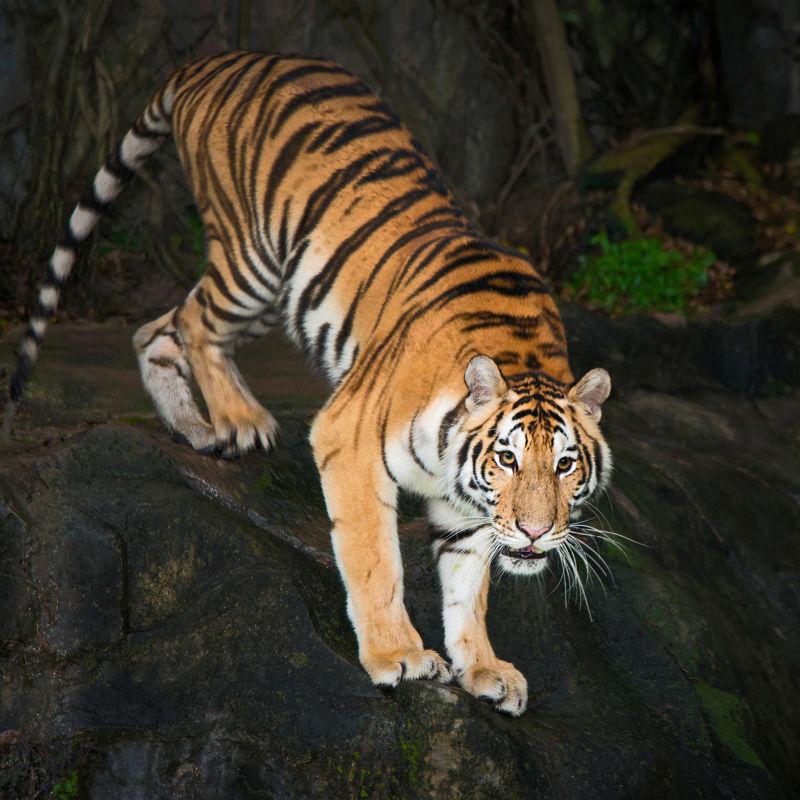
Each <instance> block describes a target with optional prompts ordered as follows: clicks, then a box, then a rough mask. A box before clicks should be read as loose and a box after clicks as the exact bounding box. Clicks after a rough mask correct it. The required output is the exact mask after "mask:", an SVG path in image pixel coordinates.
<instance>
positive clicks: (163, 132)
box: [2, 74, 178, 439]
mask: <svg viewBox="0 0 800 800" xmlns="http://www.w3.org/2000/svg"><path fill="white" fill-rule="evenodd" d="M177 79H178V74H176V75H174V76H173V77H172V78H171V79H170V80H169V81H167V83H166V84H165V85H164V86H163V87H162V88H161V89H160V90H159V92H158V93H157V94H156V95H155V96H154V97H153V99H152V100H151V101H150V103H149V104H148V106H147V108H145V110H144V112H143V113H142V114H141V115H140V116H139V118H138V119H137V120H136V122H134V123H133V126H132V127H131V128H130V130H129V131H128V132H127V133H126V134H125V136H124V137H123V138H122V141H121V142H120V143H119V145H118V146H117V148H116V150H115V151H114V152H113V153H112V154H111V155H110V156H109V157H108V159H106V162H105V164H104V165H103V166H102V167H101V168H100V171H99V172H98V173H97V174H96V175H95V176H94V180H93V181H92V184H91V186H90V187H89V188H88V189H87V191H86V192H85V193H84V195H83V197H81V199H80V201H79V202H78V205H77V206H76V207H75V210H74V211H73V212H72V215H71V216H70V218H69V221H68V222H67V225H66V229H65V231H64V234H63V236H62V237H61V239H60V240H59V242H58V244H57V245H56V248H55V250H54V251H53V254H52V255H51V256H50V261H49V263H48V266H47V277H46V278H45V280H44V283H43V284H42V286H41V288H40V289H39V300H38V303H37V306H36V308H35V310H34V311H33V313H32V314H31V316H30V320H29V322H28V329H27V331H26V332H25V335H24V336H23V337H22V341H21V342H20V345H19V349H18V351H17V365H16V369H15V370H14V375H13V376H12V378H11V383H10V384H9V399H8V402H7V404H6V408H5V413H4V416H3V427H2V438H4V439H7V438H8V437H9V436H10V435H11V429H12V425H13V422H14V417H15V415H16V412H17V408H18V407H19V404H20V400H21V399H22V394H23V392H24V391H25V385H26V384H27V382H28V379H29V377H30V374H31V372H32V371H33V368H34V366H35V365H36V362H37V360H38V358H39V353H40V351H41V348H42V340H43V338H44V332H45V329H46V328H47V323H48V321H49V320H50V318H51V317H52V316H53V314H54V313H55V311H56V308H58V300H59V297H60V296H61V289H62V287H63V286H64V283H65V282H66V280H67V278H68V277H69V274H70V272H71V271H72V268H73V266H74V265H75V262H76V261H77V259H78V253H79V250H80V247H81V245H82V244H83V243H84V242H85V241H86V240H87V239H88V238H89V235H90V234H91V232H92V230H93V229H94V227H95V225H96V224H97V222H98V220H99V219H100V216H101V215H102V213H103V212H104V211H105V210H106V208H108V206H109V205H110V204H111V203H112V202H113V201H114V200H115V199H116V198H117V195H119V193H120V192H121V191H122V189H123V187H124V186H125V184H126V183H128V181H130V179H131V178H132V177H133V175H134V173H135V171H136V170H137V169H139V167H141V166H142V165H143V164H144V162H145V161H146V160H147V158H148V157H149V156H150V155H152V153H154V152H155V151H156V150H157V149H158V148H159V147H160V146H161V145H162V144H163V143H164V140H165V139H166V138H167V136H168V135H169V134H170V133H171V132H172V107H173V103H174V99H175V86H176V83H177Z"/></svg>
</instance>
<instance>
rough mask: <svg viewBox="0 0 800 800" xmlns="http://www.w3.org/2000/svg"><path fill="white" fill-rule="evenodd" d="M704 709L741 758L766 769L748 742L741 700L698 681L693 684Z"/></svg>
mask: <svg viewBox="0 0 800 800" xmlns="http://www.w3.org/2000/svg"><path fill="white" fill-rule="evenodd" d="M694 688H695V691H696V692H697V695H698V697H699V698H700V703H701V705H702V706H703V712H704V714H705V716H706V718H707V720H708V723H709V725H711V727H712V728H713V729H714V732H715V733H716V734H717V736H718V737H719V740H720V741H721V742H722V743H723V744H724V745H725V746H726V747H727V748H728V749H729V750H730V751H731V752H732V753H733V754H734V755H735V756H736V757H737V758H738V759H739V760H740V761H744V762H745V763H746V764H751V765H752V766H754V767H760V768H761V769H766V767H765V766H764V762H763V761H762V760H761V758H760V757H759V755H758V753H756V751H755V750H753V748H752V747H751V746H750V743H749V742H748V741H747V732H746V731H745V727H744V713H743V709H742V701H741V700H740V699H739V698H738V697H737V696H736V695H735V694H731V693H730V692H725V691H723V690H722V689H717V687H716V686H712V685H711V684H710V683H706V682H705V681H702V680H698V681H696V682H695V684H694Z"/></svg>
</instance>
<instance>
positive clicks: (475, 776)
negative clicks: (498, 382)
mask: <svg viewBox="0 0 800 800" xmlns="http://www.w3.org/2000/svg"><path fill="white" fill-rule="evenodd" d="M588 319H589V321H587V320H584V321H583V325H582V326H581V325H579V324H578V322H579V321H580V316H579V314H578V313H577V312H575V311H574V310H572V311H570V312H568V315H567V326H568V329H569V330H571V331H574V332H575V334H576V337H575V338H574V339H573V342H572V348H573V352H574V353H575V360H576V365H580V364H583V362H587V361H592V362H593V361H594V358H595V356H596V353H595V352H594V351H592V350H591V348H587V347H586V346H585V345H586V342H587V341H592V342H595V343H599V342H601V341H602V342H603V347H605V348H607V349H608V351H609V353H610V354H612V355H613V353H614V352H618V353H619V354H620V355H619V358H620V359H622V360H623V361H624V359H625V358H630V359H633V360H634V361H636V360H637V359H638V360H639V361H644V360H646V353H647V351H646V350H644V349H643V347H644V346H643V344H642V343H643V342H645V341H646V340H647V339H648V338H649V339H650V340H651V344H650V347H651V350H650V351H649V352H650V355H651V356H652V361H653V362H654V363H652V364H642V371H641V375H640V376H639V379H637V377H636V365H635V363H634V364H631V365H630V366H629V369H628V372H627V373H623V374H621V375H620V381H619V384H617V383H616V379H615V387H617V385H619V387H621V388H620V389H619V390H617V389H616V388H615V393H614V396H613V398H612V400H611V401H610V402H609V404H608V409H607V411H606V412H605V413H604V426H605V429H606V431H607V436H608V438H609V441H610V442H611V445H612V447H613V449H614V452H615V456H616V463H617V470H616V476H615V479H614V484H613V488H612V489H611V492H610V496H609V503H607V504H603V506H602V507H601V511H602V512H603V514H605V515H606V517H608V518H609V522H610V526H611V527H612V528H613V529H614V530H616V531H618V532H620V533H621V534H624V535H625V536H629V537H631V538H633V539H636V540H638V541H639V542H641V545H634V544H632V543H630V542H628V543H627V544H626V545H625V550H626V553H627V555H623V554H621V553H620V552H619V551H618V550H617V549H616V548H615V547H613V546H604V547H603V548H602V549H601V551H600V553H601V554H602V556H603V557H604V558H605V559H606V560H607V561H608V563H609V564H610V565H611V567H612V570H613V575H614V579H613V581H612V580H610V579H606V581H605V582H604V585H603V586H602V587H601V586H600V585H599V584H598V583H597V582H595V583H594V584H593V585H592V586H590V587H589V589H588V603H589V609H590V610H589V609H587V608H585V607H583V606H582V605H581V604H580V603H579V602H577V601H576V599H575V598H572V599H571V600H570V602H568V603H567V604H565V603H564V602H563V598H562V596H561V588H560V587H558V590H557V592H556V593H555V594H554V593H553V589H554V588H556V579H555V578H554V577H553V576H551V577H548V578H547V579H546V580H545V581H544V582H543V583H541V584H529V583H525V582H517V581H512V580H507V579H505V580H502V581H499V582H497V583H496V584H495V585H493V586H492V591H491V598H490V614H489V626H490V629H491V631H492V638H493V642H494V644H495V647H496V649H497V651H498V653H499V655H500V656H501V657H504V658H507V659H509V660H511V661H513V662H514V663H515V664H516V665H517V666H518V667H519V668H520V669H521V670H522V671H523V672H524V673H525V674H526V675H527V677H528V681H529V685H530V691H531V697H532V702H531V707H530V709H529V711H528V712H527V713H526V714H525V715H524V716H523V717H522V718H521V719H519V720H512V719H509V718H505V717H502V716H500V715H498V714H496V713H495V712H494V711H492V710H491V709H490V708H489V707H488V706H486V705H484V704H483V703H481V702H480V701H478V700H476V699H474V698H472V697H470V696H468V695H466V694H465V693H464V692H463V691H461V690H460V689H458V688H456V687H453V686H447V687H445V686H441V685H438V684H434V683H428V682H413V683H408V684H403V685H401V686H400V687H399V689H397V690H396V691H394V692H387V693H384V692H381V691H379V690H378V689H376V688H374V687H373V686H372V685H371V684H370V682H369V680H368V679H367V677H366V675H365V673H364V672H363V671H362V669H361V668H360V666H359V665H358V663H357V658H356V653H355V642H354V638H353V634H352V632H351V629H350V626H349V623H348V621H347V618H346V615H345V612H344V595H343V592H342V588H341V583H340V580H339V577H338V575H337V573H336V571H335V568H334V566H333V562H332V557H331V554H330V549H329V544H328V539H327V533H326V532H327V522H326V520H325V515H324V511H323V507H322V500H321V495H320V492H319V488H318V480H317V477H316V474H315V471H314V468H313V464H312V462H311V458H310V453H309V449H308V445H307V425H308V413H307V412H306V411H303V410H301V411H296V410H292V404H291V403H289V402H287V403H286V405H285V406H284V408H283V411H282V412H280V414H279V416H280V421H281V425H282V429H283V438H282V441H281V445H280V447H279V448H278V449H277V450H275V451H274V452H273V453H271V454H269V455H265V454H253V455H250V456H248V457H247V458H244V459H242V460H240V461H233V462H227V461H218V460H215V459H212V458H208V457H202V456H199V455H197V454H195V453H193V452H191V451H190V450H188V449H187V448H186V447H184V446H182V445H178V444H176V443H174V442H172V441H171V440H170V438H169V437H168V436H167V435H166V433H165V432H164V431H163V430H162V429H161V426H160V425H159V424H158V423H157V422H156V421H155V420H152V419H149V418H143V417H140V418H136V419H132V418H129V419H128V420H127V421H124V422H123V421H118V422H117V423H114V422H106V423H104V424H95V425H94V426H92V427H89V428H85V429H83V430H78V432H76V433H74V434H71V435H63V436H62V437H52V435H51V434H48V436H49V437H50V441H49V444H47V443H42V439H41V437H39V438H37V436H39V435H38V434H37V430H38V429H37V428H36V424H37V420H36V419H32V418H31V416H30V411H29V412H27V413H28V421H27V426H28V427H27V429H26V430H27V431H28V433H27V434H26V435H30V436H31V437H32V442H30V443H28V444H25V443H24V442H21V441H18V442H17V443H16V445H15V446H14V447H12V448H10V449H8V450H7V451H6V452H5V453H4V455H3V458H2V459H0V565H2V566H0V602H2V604H3V606H2V607H3V609H4V614H3V615H2V617H0V636H2V639H3V650H2V651H0V653H1V654H2V655H0V658H2V667H1V669H2V674H3V676H4V677H3V681H4V683H3V690H2V692H0V796H2V795H4V796H8V797H24V796H28V795H29V794H35V793H36V792H38V793H39V796H48V795H49V794H50V792H51V790H52V789H53V787H54V786H56V785H58V784H59V782H62V785H63V786H67V785H69V782H70V781H72V782H73V783H74V784H75V785H76V786H77V788H78V790H79V791H80V792H81V793H82V794H81V795H80V796H85V797H90V798H93V800H105V799H106V798H115V800H116V798H122V800H133V799H136V800H139V799H140V798H141V800H145V798H146V799H147V800H161V798H164V799H165V800H166V798H217V797H228V796H230V797H237V798H238V797H242V798H249V797H253V798H255V797H264V796H266V797H281V798H332V797H374V798H389V797H391V798H403V797H407V798H420V797H430V798H436V797H444V796H446V797H459V798H484V797H496V796H504V797H510V798H514V797H519V798H524V797H531V796H536V797H539V796H542V797H553V798H569V797H603V798H624V797H642V796H645V797H651V796H652V797H683V796H691V795H693V794H699V795H701V796H703V797H731V796H735V797H740V798H772V797H782V796H791V795H793V794H795V793H796V792H797V790H798V788H800V787H799V786H798V784H797V774H796V770H795V764H796V759H797V752H798V740H797V733H796V730H795V728H796V726H795V725H794V720H793V717H792V709H794V708H796V707H797V704H798V701H799V700H800V698H798V696H797V695H798V688H797V685H796V682H795V680H794V677H795V676H796V674H797V671H798V669H799V668H800V663H798V662H799V660H800V641H798V624H797V623H798V610H800V597H799V596H798V591H797V586H798V582H797V577H798V569H797V565H798V563H799V562H800V559H799V558H798V556H799V555H800V553H799V552H798V551H799V550H800V540H798V537H797V536H796V531H797V529H798V525H800V511H798V506H797V502H796V497H797V496H798V494H800V484H798V477H797V476H798V475H800V469H798V467H800V459H799V458H798V452H800V451H798V449H797V448H794V449H793V448H792V447H791V446H787V441H791V440H792V437H796V436H797V433H798V431H797V430H796V428H797V422H796V414H792V407H793V406H792V402H790V400H789V397H788V396H786V395H781V396H777V395H776V396H775V397H774V398H769V397H765V398H763V399H761V400H759V404H760V405H759V408H761V409H762V413H761V414H754V413H753V405H752V403H751V402H750V400H749V399H747V398H743V397H741V396H739V395H736V394H734V393H733V392H731V391H730V390H726V389H723V388H721V386H720V384H719V383H718V382H716V380H715V378H714V377H713V375H708V374H707V373H704V372H703V366H702V363H701V362H700V360H699V358H697V360H696V363H695V364H694V366H690V367H689V368H688V369H687V370H686V371H684V370H683V364H682V362H681V361H680V356H679V352H680V350H679V347H678V340H675V341H672V340H671V339H670V337H671V336H673V335H674V336H678V335H686V336H689V335H690V336H692V337H694V336H698V334H697V333H696V332H695V333H693V329H692V327H691V326H689V327H687V328H686V329H684V330H675V329H666V328H664V326H660V325H659V324H658V323H655V324H654V325H653V326H652V327H649V323H645V322H644V321H639V322H638V323H635V324H634V322H626V323H625V325H622V326H621V328H620V329H617V327H616V326H618V325H620V324H621V323H617V322H609V321H602V324H601V323H598V325H600V327H592V322H591V320H595V319H596V318H594V317H590V318H588ZM762 324H763V323H762ZM637 325H638V328H637V327H636V326H637ZM786 328H788V323H786V327H785V328H783V329H781V328H780V326H778V327H777V328H776V329H775V330H776V331H777V330H783V334H781V336H783V339H782V340H783V341H784V342H785V341H786V339H785V332H786ZM81 330H83V336H84V337H86V338H87V339H91V340H92V342H93V347H94V348H95V349H94V350H93V349H92V347H89V346H87V347H85V348H79V347H78V344H79V339H80V331H81ZM110 330H111V329H108V328H107V329H106V334H105V335H106V340H105V341H106V342H107V343H108V342H109V341H110V334H109V333H108V332H109V331H110ZM65 333H66V332H65ZM115 335H118V336H120V337H123V336H124V338H127V335H126V333H125V332H124V331H123V332H120V333H118V334H115ZM102 336H103V333H102V331H101V330H100V329H95V330H87V329H85V328H84V329H78V330H77V331H76V332H74V333H73V334H72V340H73V345H74V346H75V347H77V352H75V353H73V360H72V364H71V366H70V369H72V370H73V377H72V381H73V382H74V383H76V384H78V385H79V386H81V385H82V384H83V383H84V381H85V380H86V379H87V378H86V377H85V376H84V370H83V369H82V368H81V366H80V364H81V362H82V361H89V362H91V363H92V365H93V370H94V371H93V372H92V373H91V377H92V378H94V379H97V380H99V381H102V380H109V381H110V382H111V383H112V384H114V385H117V384H119V377H118V376H117V373H116V372H115V371H114V370H113V369H111V367H110V362H109V363H105V364H104V363H103V358H108V359H111V357H112V356H111V354H110V353H111V350H112V348H111V347H110V345H108V350H106V349H105V348H106V345H103V344H102V341H103V340H102ZM775 336H776V339H778V338H780V336H779V335H778V333H775ZM97 337H100V341H99V342H98V341H97ZM658 337H662V338H666V339H667V340H668V341H667V343H666V344H664V343H662V344H660V345H659V344H656V343H654V342H653V341H652V340H654V339H657V338H658ZM705 338H706V339H708V336H707V333H706V336H705ZM630 340H636V342H638V346H639V347H640V348H642V349H640V350H639V351H638V353H639V355H635V354H634V353H635V352H636V351H634V350H628V351H627V352H628V353H629V355H628V356H626V355H625V352H626V351H625V350H624V347H623V345H624V346H626V347H631V346H633V345H632V344H631V343H630ZM259 347H260V348H261V349H260V350H253V351H251V352H250V354H249V359H245V361H247V360H250V361H251V364H254V363H255V360H256V356H257V355H258V353H259V352H260V353H261V355H262V358H263V355H264V354H265V353H268V352H269V353H275V354H277V355H276V359H275V362H274V364H273V362H271V370H270V371H273V368H274V372H275V373H276V375H277V376H278V377H277V381H278V384H277V385H283V386H286V385H287V383H286V381H287V380H289V376H291V375H293V374H294V373H292V372H291V370H289V368H288V366H287V364H288V363H289V362H291V363H293V364H295V365H296V366H295V367H293V369H298V370H301V369H302V367H301V366H300V361H299V359H295V360H294V361H292V360H291V359H287V358H286V357H285V355H282V353H283V350H282V349H281V346H280V345H277V346H276V345H275V344H273V343H271V342H270V341H269V340H265V342H264V343H263V344H261V345H260V346H259ZM671 348H673V349H671ZM106 353H107V355H102V354H106ZM98 354H101V357H98ZM653 354H660V357H658V358H656V357H655V356H653ZM116 357H117V358H119V356H116ZM695 357H696V356H695V355H691V357H690V358H689V362H690V363H691V358H695ZM614 358H616V356H615V357H614ZM281 359H283V360H281ZM0 360H1V359H0ZM613 360H614V359H613V358H612V361H613ZM598 363H606V362H605V361H599V362H598ZM670 363H671V364H680V365H681V366H680V369H678V370H675V371H676V372H678V373H680V377H679V378H678V379H677V380H672V381H671V382H670V381H669V380H668V379H663V381H662V384H661V386H660V387H658V388H657V389H654V388H642V387H643V386H646V385H647V383H648V377H647V376H648V375H657V374H658V372H659V371H662V372H666V371H667V369H666V367H665V365H667V364H670ZM595 365H596V364H595V363H591V366H595ZM619 366H620V367H621V366H622V362H620V364H619ZM42 368H43V369H42V373H39V376H40V377H39V378H37V381H38V380H40V379H41V380H42V382H43V384H44V385H61V386H62V387H63V388H62V390H61V391H59V392H58V393H57V394H56V395H55V405H49V404H48V403H49V401H48V396H47V394H43V395H42V394H40V398H39V401H38V406H37V409H36V415H37V417H38V418H40V419H42V418H44V419H45V420H46V418H47V416H48V413H49V412H48V408H49V409H51V411H52V413H53V414H55V415H60V416H58V417H57V418H58V419H61V420H64V421H68V420H72V422H71V423H70V424H71V425H72V429H73V430H75V425H76V422H75V420H76V417H75V415H77V414H78V413H79V408H80V405H81V403H83V404H86V403H92V402H96V401H94V400H92V395H88V394H86V393H85V392H84V393H83V394H81V393H80V392H77V391H75V389H70V388H69V372H68V371H67V370H64V371H62V372H61V373H60V378H59V381H60V383H59V382H54V381H53V379H52V377H48V376H47V375H46V374H43V373H47V372H48V371H49V370H52V369H53V368H54V365H52V362H48V361H47V360H44V361H43V362H42ZM673 369H674V368H673ZM131 370H132V371H133V367H131ZM613 374H614V373H613V372H612V375H613ZM76 375H77V376H78V377H77V379H76V378H75V376H76ZM262 375H263V370H262ZM262 380H263V378H262ZM292 380H294V379H293V378H292ZM253 383H254V385H256V384H258V387H259V388H258V389H257V392H258V393H259V394H261V395H262V396H263V395H265V396H266V397H270V396H272V395H273V392H276V396H278V394H279V393H278V392H277V388H276V387H273V388H270V386H269V384H268V383H258V382H256V381H254V382H253ZM294 385H295V386H296V387H298V390H300V389H302V388H303V386H304V384H303V382H302V381H297V382H295V383H294ZM676 387H678V388H676ZM98 389H99V387H95V390H96V391H97V390H98ZM307 391H308V387H307V388H306V392H307ZM99 393H100V394H103V392H102V391H99ZM134 394H135V393H134ZM122 395H124V397H123V396H122ZM122 395H121V396H120V397H116V396H115V395H113V394H112V395H111V397H112V398H115V397H116V399H114V400H113V402H114V403H116V404H119V403H122V402H124V403H126V405H125V406H123V408H124V409H127V408H129V407H130V405H129V404H131V403H136V402H138V400H137V399H136V397H135V396H131V391H127V392H123V393H122ZM307 397H308V394H303V395H302V396H301V398H300V399H299V400H298V401H296V402H295V404H294V405H295V407H296V408H300V409H303V408H305V407H306V404H307V402H308V400H307V399H306V398H307ZM65 398H66V399H67V400H69V399H70V398H75V400H74V403H75V405H74V406H73V405H67V406H65V405H64V402H65ZM108 402H109V400H106V405H103V406H102V407H101V408H102V410H101V412H100V413H99V414H98V413H97V412H92V409H91V407H90V406H86V407H84V414H85V415H86V416H87V417H89V418H94V419H96V420H98V421H100V420H102V418H103V417H104V415H107V414H108V413H109V405H108ZM794 403H795V405H794V408H795V409H796V393H795V398H794ZM279 405H280V404H279ZM118 419H119V418H118ZM792 420H793V421H792ZM787 421H788V424H790V425H794V426H795V432H794V433H792V434H790V435H787V429H786V424H787ZM60 424H61V423H60ZM51 427H52V426H50V427H48V425H47V424H46V425H45V426H44V428H43V429H44V430H50V429H51ZM66 429H67V428H63V430H66ZM797 441H800V439H798V440H797ZM407 510H408V512H409V513H410V514H411V515H412V517H413V514H414V513H415V511H414V509H413V507H412V506H408V507H407ZM404 519H405V521H404V522H403V525H402V542H403V558H404V564H405V573H406V585H407V597H408V605H409V610H410V613H411V616H412V619H413V620H414V622H415V624H416V625H417V627H418V628H419V630H420V631H421V633H422V634H423V637H424V639H425V641H426V642H427V643H429V645H431V646H433V647H437V648H441V646H442V641H441V639H442V632H441V624H440V608H439V599H438V589H437V586H436V579H435V574H434V570H433V568H432V563H431V558H430V554H429V548H428V537H427V530H426V526H425V525H424V523H422V522H421V521H419V520H415V519H413V518H410V517H409V516H408V514H406V515H405V516H404ZM598 527H601V528H606V527H609V526H608V525H606V524H600V525H599V526H598ZM621 541H623V542H624V540H621ZM3 731H5V733H3Z"/></svg>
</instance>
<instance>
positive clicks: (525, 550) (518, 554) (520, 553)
mask: <svg viewBox="0 0 800 800" xmlns="http://www.w3.org/2000/svg"><path fill="white" fill-rule="evenodd" d="M500 552H501V553H502V554H503V555H504V556H508V557H509V558H518V559H520V560H522V561H530V560H535V559H542V558H547V553H542V552H541V551H540V550H536V549H535V548H534V546H533V545H532V544H529V545H528V546H527V547H519V548H517V549H516V550H514V549H512V548H511V547H504V548H503V549H502V550H501V551H500Z"/></svg>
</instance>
